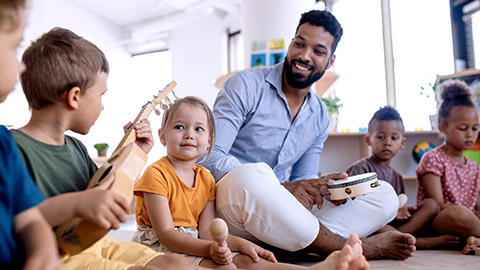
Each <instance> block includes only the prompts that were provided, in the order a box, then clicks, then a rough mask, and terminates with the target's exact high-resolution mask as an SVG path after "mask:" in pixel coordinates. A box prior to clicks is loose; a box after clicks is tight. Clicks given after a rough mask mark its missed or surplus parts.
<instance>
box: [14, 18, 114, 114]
mask: <svg viewBox="0 0 480 270" xmlns="http://www.w3.org/2000/svg"><path fill="white" fill-rule="evenodd" d="M22 61H23V62H24V63H25V65H26V70H25V72H23V73H22V75H21V77H20V81H21V83H22V88H23V91H24V92H25V96H26V97H27V100H28V104H29V105H30V107H31V108H33V109H41V108H42V107H45V106H47V105H50V104H56V103H57V102H60V101H62V98H63V97H64V95H65V94H67V93H68V91H70V90H71V89H72V88H73V87H75V86H78V87H79V88H80V93H81V94H82V95H83V94H85V91H86V89H87V88H89V87H91V86H92V85H93V84H94V83H95V81H96V78H97V75H98V73H100V72H104V73H107V74H108V73H109V65H108V61H107V58H106V57H105V55H104V54H103V52H102V51H101V50H100V49H99V48H98V47H97V46H95V45H94V44H93V43H91V42H90V41H88V40H86V39H84V38H82V37H80V36H78V35H77V34H75V33H73V32H72V31H70V30H67V29H64V28H60V27H55V28H53V29H52V30H50V31H49V32H47V33H45V34H43V35H42V36H41V37H40V38H39V39H37V40H36V41H34V42H32V44H31V45H30V46H29V47H28V48H27V49H26V50H25V52H24V54H23V57H22Z"/></svg>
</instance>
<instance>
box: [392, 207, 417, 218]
mask: <svg viewBox="0 0 480 270" xmlns="http://www.w3.org/2000/svg"><path fill="white" fill-rule="evenodd" d="M415 210H417V207H416V206H404V207H400V208H399V209H398V211H397V216H396V217H395V219H398V220H405V219H409V218H411V217H412V214H410V211H415Z"/></svg>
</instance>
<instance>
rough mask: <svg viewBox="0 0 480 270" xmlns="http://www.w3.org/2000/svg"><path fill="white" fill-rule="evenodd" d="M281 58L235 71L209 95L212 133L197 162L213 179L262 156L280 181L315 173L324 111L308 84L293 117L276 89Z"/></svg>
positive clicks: (324, 129) (323, 133)
mask: <svg viewBox="0 0 480 270" xmlns="http://www.w3.org/2000/svg"><path fill="white" fill-rule="evenodd" d="M282 71H283V63H279V64H277V65H275V66H273V67H269V68H256V69H252V70H246V71H242V72H239V73H238V74H236V75H235V76H234V77H232V78H230V79H229V80H228V81H227V82H226V83H225V84H224V86H223V89H222V90H221V91H220V93H219V94H218V96H217V99H216V100H215V105H214V108H213V112H214V115H215V125H216V136H215V147H214V149H213V150H212V153H210V155H209V156H208V157H207V158H206V159H205V160H203V161H202V158H200V161H201V162H200V164H201V165H203V166H205V167H207V168H208V169H209V170H210V171H211V172H212V174H213V176H214V177H215V180H216V181H218V180H219V179H220V178H221V177H222V176H223V175H225V174H226V173H227V172H229V171H230V170H232V169H233V168H235V167H236V166H238V165H240V164H244V163H257V162H265V163H266V164H268V165H269V166H270V167H271V168H272V169H273V171H274V172H275V174H276V176H277V177H278V179H279V180H280V182H282V183H283V182H284V181H285V180H286V179H287V175H286V170H287V169H288V168H290V167H291V173H290V176H289V180H290V181H294V180H298V179H311V178H315V177H317V174H318V166H319V158H320V153H321V152H322V148H323V143H324V142H325V140H326V139H327V128H328V122H329V120H328V111H327V108H326V106H325V104H324V103H323V102H322V101H321V99H320V98H319V97H318V96H317V95H316V94H315V93H314V92H313V91H312V90H311V89H310V91H309V93H308V94H307V96H306V98H305V101H304V103H303V105H302V107H301V108H300V110H299V112H298V114H297V116H296V118H295V120H294V121H293V122H292V116H291V113H290V109H289V107H288V103H287V99H286V97H285V94H284V93H283V91H282Z"/></svg>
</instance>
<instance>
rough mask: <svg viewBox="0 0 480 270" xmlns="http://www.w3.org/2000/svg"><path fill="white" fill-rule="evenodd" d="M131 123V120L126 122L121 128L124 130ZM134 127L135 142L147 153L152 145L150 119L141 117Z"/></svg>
mask: <svg viewBox="0 0 480 270" xmlns="http://www.w3.org/2000/svg"><path fill="white" fill-rule="evenodd" d="M131 125H132V122H128V123H127V124H126V125H125V126H124V127H123V130H124V131H125V132H126V131H127V129H128V128H130V126H131ZM133 128H134V129H135V137H136V141H135V143H136V144H137V145H138V146H139V147H140V148H141V149H142V150H143V151H144V152H145V153H147V154H148V152H150V150H151V149H152V147H153V142H154V141H153V134H152V129H151V128H150V121H148V119H143V120H142V121H140V122H139V123H137V124H136V125H135V126H134V127H133Z"/></svg>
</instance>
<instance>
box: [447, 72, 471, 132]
mask: <svg viewBox="0 0 480 270" xmlns="http://www.w3.org/2000/svg"><path fill="white" fill-rule="evenodd" d="M438 91H439V93H440V106H439V107H438V123H442V124H444V125H447V122H448V118H449V117H450V112H451V110H452V108H453V107H456V106H459V107H470V108H476V107H477V106H476V105H475V103H474V102H473V92H472V90H471V89H470V87H469V86H468V84H467V83H465V82H464V81H461V80H456V79H455V80H448V81H445V82H443V83H441V84H440V85H439V86H438Z"/></svg>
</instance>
